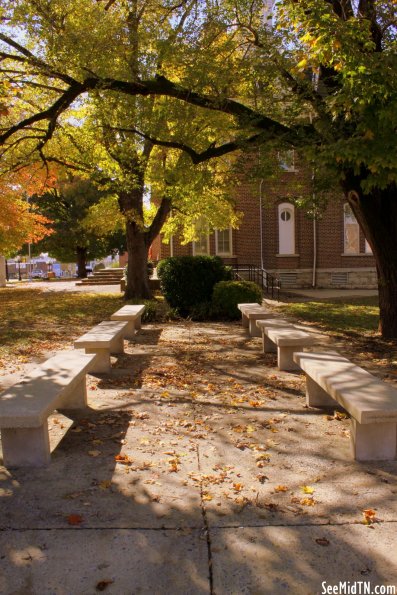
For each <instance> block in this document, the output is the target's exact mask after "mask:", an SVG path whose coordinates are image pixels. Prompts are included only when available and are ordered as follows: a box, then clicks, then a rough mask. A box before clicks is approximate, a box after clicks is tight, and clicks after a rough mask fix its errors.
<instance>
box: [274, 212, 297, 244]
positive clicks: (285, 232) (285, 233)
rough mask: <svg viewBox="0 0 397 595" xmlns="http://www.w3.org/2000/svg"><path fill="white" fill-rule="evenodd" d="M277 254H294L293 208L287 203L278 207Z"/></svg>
mask: <svg viewBox="0 0 397 595" xmlns="http://www.w3.org/2000/svg"><path fill="white" fill-rule="evenodd" d="M278 252H279V254H295V207H294V205H291V204H290V203H288V202H283V203H281V204H280V205H279V206H278Z"/></svg>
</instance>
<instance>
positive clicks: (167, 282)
mask: <svg viewBox="0 0 397 595" xmlns="http://www.w3.org/2000/svg"><path fill="white" fill-rule="evenodd" d="M157 275H158V277H159V279H160V287H161V290H162V292H163V295H164V297H165V299H166V300H167V302H168V303H169V305H170V306H171V308H174V309H175V311H176V312H177V313H178V314H179V315H180V316H192V317H195V316H196V314H197V313H198V312H199V313H200V318H202V316H203V312H204V311H205V310H206V309H208V308H207V305H206V304H208V303H209V302H210V301H211V297H212V291H213V288H214V285H215V284H216V283H218V282H219V281H222V280H224V279H227V278H230V272H229V271H228V270H227V269H226V267H225V265H224V264H223V262H222V260H221V259H220V258H219V257H218V256H173V257H171V258H166V259H165V260H162V261H161V262H160V263H159V265H158V267H157Z"/></svg>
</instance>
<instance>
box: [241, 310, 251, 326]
mask: <svg viewBox="0 0 397 595" xmlns="http://www.w3.org/2000/svg"><path fill="white" fill-rule="evenodd" d="M241 323H242V325H243V328H248V327H249V320H248V316H246V315H245V314H243V313H241Z"/></svg>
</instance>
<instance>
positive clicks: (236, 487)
mask: <svg viewBox="0 0 397 595" xmlns="http://www.w3.org/2000/svg"><path fill="white" fill-rule="evenodd" d="M243 487H244V486H243V484H242V483H234V484H233V489H234V491H235V492H241V490H242V489H243Z"/></svg>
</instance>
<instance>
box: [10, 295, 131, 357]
mask: <svg viewBox="0 0 397 595" xmlns="http://www.w3.org/2000/svg"><path fill="white" fill-rule="evenodd" d="M124 303H125V302H124V301H123V299H122V297H121V296H118V295H114V294H104V293H100V294H99V293H80V292H79V293H77V292H76V293H71V292H65V293H62V292H43V291H41V290H40V289H35V288H26V289H25V288H24V289H12V290H10V289H3V290H0V338H1V343H0V358H2V359H5V358H7V359H9V358H13V357H16V358H18V359H21V356H22V357H23V356H28V357H29V356H33V355H35V354H39V353H40V352H41V351H43V350H51V349H59V348H62V346H66V345H68V344H70V343H71V342H72V341H73V339H75V338H77V337H78V336H79V335H81V334H82V333H83V332H84V331H85V330H86V329H88V328H90V327H91V326H93V325H95V324H97V323H98V322H100V321H101V320H106V319H107V318H109V316H110V315H111V314H112V313H113V312H115V311H116V310H117V309H119V308H120V307H121V306H122V305H124Z"/></svg>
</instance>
